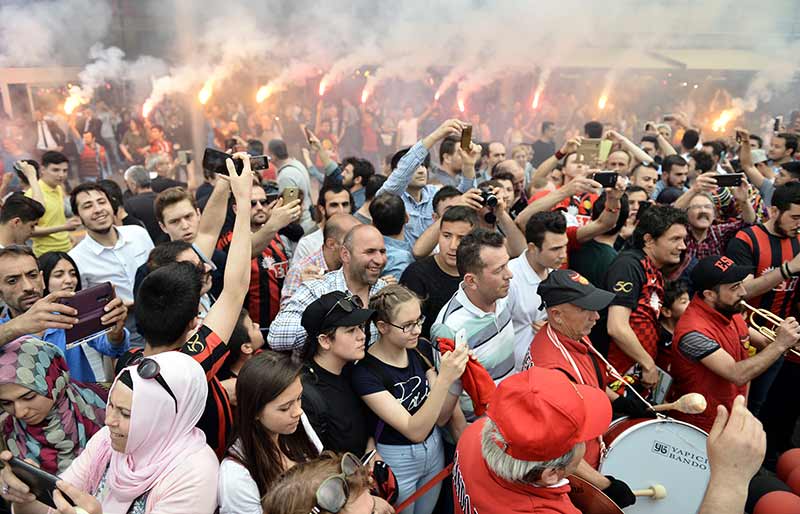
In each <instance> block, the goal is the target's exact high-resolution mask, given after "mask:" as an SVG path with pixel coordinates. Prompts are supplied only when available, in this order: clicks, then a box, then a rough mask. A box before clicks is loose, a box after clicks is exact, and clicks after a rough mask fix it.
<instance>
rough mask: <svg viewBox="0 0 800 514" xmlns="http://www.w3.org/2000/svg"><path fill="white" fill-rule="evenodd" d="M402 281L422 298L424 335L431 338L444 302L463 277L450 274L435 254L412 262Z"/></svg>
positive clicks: (455, 289)
mask: <svg viewBox="0 0 800 514" xmlns="http://www.w3.org/2000/svg"><path fill="white" fill-rule="evenodd" d="M400 283H401V284H403V285H404V286H406V287H407V288H409V289H411V290H412V291H414V292H415V293H416V294H417V296H419V297H420V298H422V314H423V316H425V323H424V324H423V325H422V334H421V335H422V337H425V338H430V333H431V326H432V325H433V322H434V321H435V320H436V316H438V315H439V311H440V310H442V307H444V304H446V303H447V302H448V301H450V298H452V297H453V295H454V294H455V293H456V291H457V290H458V285H459V284H460V283H461V277H458V276H456V277H454V276H452V275H448V274H447V273H445V272H444V271H442V269H441V268H440V267H439V265H438V264H436V260H435V259H434V258H433V255H429V256H428V257H425V258H424V259H421V260H419V261H416V262H412V263H411V264H410V265H409V266H408V267H407V268H406V269H405V271H404V272H403V275H402V276H401V277H400Z"/></svg>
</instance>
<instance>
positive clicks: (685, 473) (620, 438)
mask: <svg viewBox="0 0 800 514" xmlns="http://www.w3.org/2000/svg"><path fill="white" fill-rule="evenodd" d="M707 439H708V434H706V433H705V432H703V431H702V430H700V429H699V428H697V427H695V426H692V425H690V424H688V423H684V422H682V421H677V420H674V419H630V418H621V419H618V420H616V421H615V422H614V423H612V424H611V426H610V427H609V429H608V431H607V432H606V434H605V435H604V436H603V440H604V442H605V444H606V450H605V452H604V453H603V455H601V457H600V472H601V473H602V474H604V475H612V476H614V477H615V478H617V479H619V480H622V481H623V482H625V483H626V484H628V486H629V487H630V488H631V489H632V490H634V491H635V490H637V489H647V488H649V487H651V486H652V485H655V484H661V485H663V486H664V488H665V489H666V490H667V497H666V498H663V499H661V500H655V499H653V498H651V497H646V496H639V497H637V499H636V504H634V505H631V506H630V507H627V508H626V509H625V513H626V514H676V513H679V512H680V513H687V514H691V513H696V512H697V511H698V510H699V509H700V504H701V503H702V502H703V496H704V495H705V492H706V487H707V486H708V481H709V479H710V478H711V468H710V466H709V464H708V455H707V454H706V440H707Z"/></svg>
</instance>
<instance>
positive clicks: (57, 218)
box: [25, 179, 72, 257]
mask: <svg viewBox="0 0 800 514" xmlns="http://www.w3.org/2000/svg"><path fill="white" fill-rule="evenodd" d="M39 187H41V188H42V194H43V195H44V216H42V217H41V218H39V224H38V225H37V226H38V227H39V228H50V227H59V226H61V225H64V224H65V223H66V222H67V217H66V216H65V215H64V189H63V188H62V187H61V186H56V187H55V188H53V187H50V186H48V185H47V184H45V183H44V181H43V180H41V179H39ZM25 196H27V197H31V196H32V193H31V190H30V189H28V190H27V191H26V192H25ZM71 249H72V241H70V239H69V232H66V231H64V232H56V233H55V234H50V235H47V236H40V237H34V238H33V253H34V254H35V255H36V256H37V257H39V256H40V255H42V254H43V253H47V252H68V251H70V250H71Z"/></svg>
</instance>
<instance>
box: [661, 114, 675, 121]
mask: <svg viewBox="0 0 800 514" xmlns="http://www.w3.org/2000/svg"><path fill="white" fill-rule="evenodd" d="M661 119H662V120H664V121H665V122H667V121H675V116H674V115H672V114H667V115H665V116H664V117H663V118H661Z"/></svg>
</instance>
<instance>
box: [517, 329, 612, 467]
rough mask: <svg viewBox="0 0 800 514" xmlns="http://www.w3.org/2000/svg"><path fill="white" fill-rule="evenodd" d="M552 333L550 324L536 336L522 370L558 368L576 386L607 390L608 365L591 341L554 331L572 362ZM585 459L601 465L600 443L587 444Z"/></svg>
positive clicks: (595, 440) (588, 442) (591, 463)
mask: <svg viewBox="0 0 800 514" xmlns="http://www.w3.org/2000/svg"><path fill="white" fill-rule="evenodd" d="M549 333H550V331H549V330H548V325H545V326H544V327H542V328H541V329H540V330H539V331H538V332H537V333H536V335H535V336H534V338H533V341H532V342H531V347H530V349H529V350H528V355H529V356H530V358H528V357H527V356H526V359H525V363H524V364H523V369H528V368H529V367H531V366H538V367H540V368H548V369H556V370H558V371H560V372H562V373H564V374H565V375H567V378H569V379H570V380H571V381H573V382H574V383H576V384H585V385H589V386H593V387H596V388H598V389H600V390H603V391H605V389H606V386H607V385H608V383H609V377H608V374H607V373H606V369H605V364H604V363H602V362H601V361H600V359H599V358H598V357H597V356H596V355H595V354H594V353H593V352H592V351H591V350H590V349H589V347H588V345H590V344H591V342H590V341H589V340H588V338H585V339H584V340H582V341H575V340H574V339H569V338H568V337H566V336H564V335H563V334H560V333H558V332H556V331H555V330H553V331H552V333H553V335H554V336H555V337H556V338H557V340H558V342H560V343H561V345H562V346H563V347H564V350H565V351H566V352H567V354H568V355H569V357H571V358H572V362H570V361H569V359H568V358H567V357H565V356H564V354H563V353H562V352H561V350H560V349H559V348H558V347H557V346H556V345H555V344H553V341H551V339H550V335H549ZM573 362H574V363H575V366H574V367H573V365H572V363H573ZM576 368H577V369H576ZM583 460H585V461H586V462H588V463H589V464H590V465H591V466H592V467H593V468H595V469H597V467H598V466H599V465H600V441H599V440H598V439H592V440H591V441H586V455H584V457H583Z"/></svg>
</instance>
